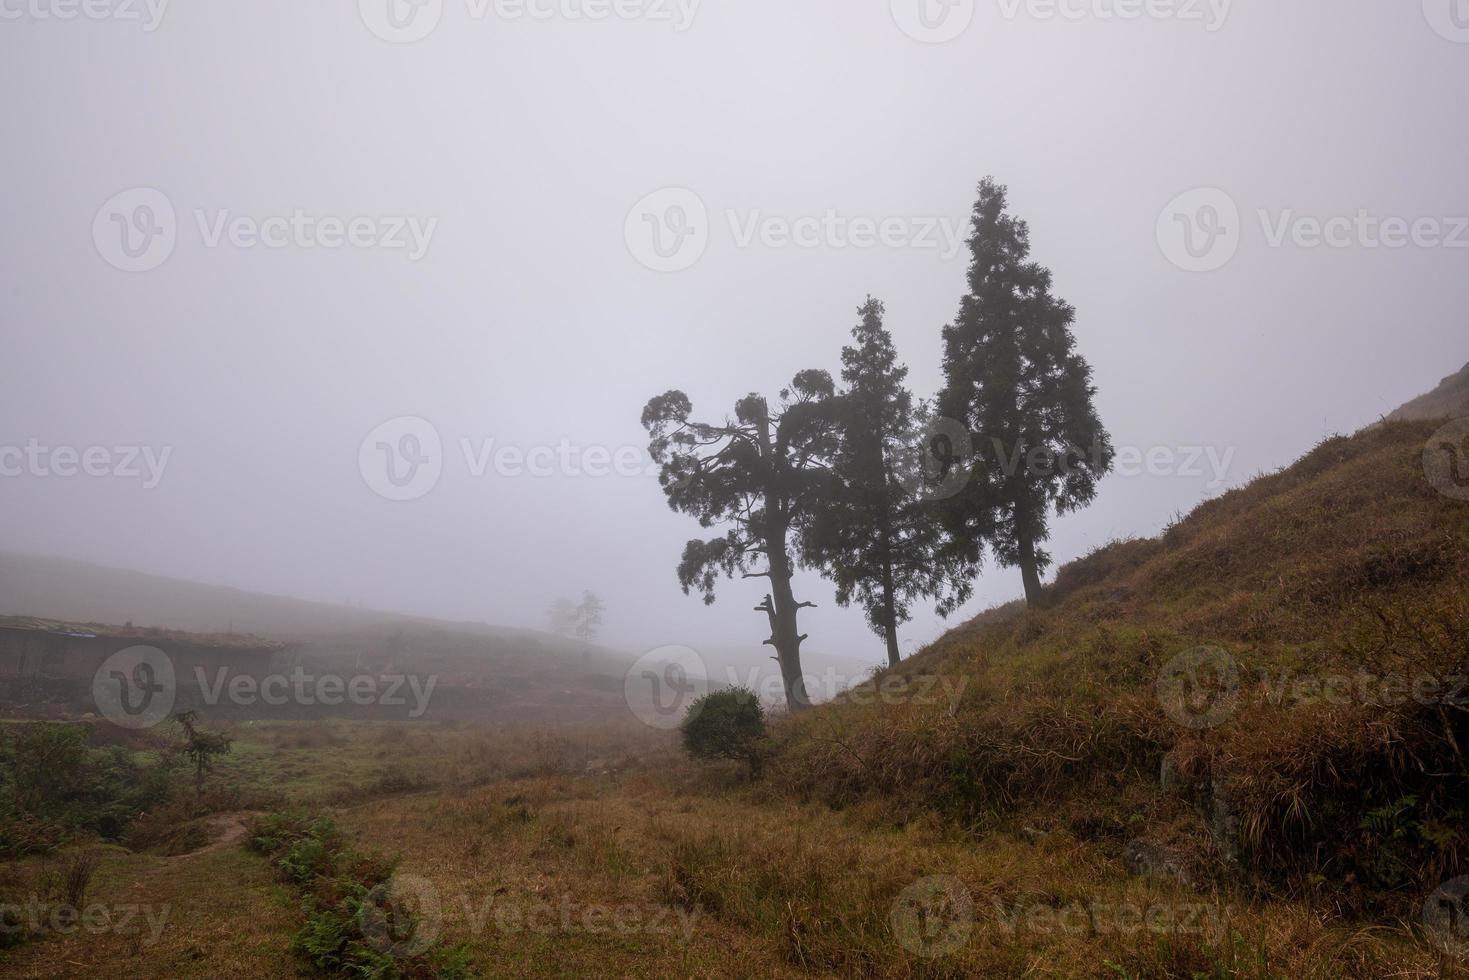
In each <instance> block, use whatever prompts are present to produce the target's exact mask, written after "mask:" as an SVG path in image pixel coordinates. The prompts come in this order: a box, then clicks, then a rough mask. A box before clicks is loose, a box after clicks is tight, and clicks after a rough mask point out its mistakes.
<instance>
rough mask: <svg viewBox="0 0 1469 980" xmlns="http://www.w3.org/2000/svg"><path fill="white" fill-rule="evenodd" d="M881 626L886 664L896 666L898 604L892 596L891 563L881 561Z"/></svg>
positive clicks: (897, 655) (897, 656)
mask: <svg viewBox="0 0 1469 980" xmlns="http://www.w3.org/2000/svg"><path fill="white" fill-rule="evenodd" d="M882 616H883V619H882V627H883V636H884V637H885V638H886V639H887V644H888V666H889V667H896V666H898V661H899V660H901V659H902V655H901V654H900V653H899V652H898V604H897V601H896V600H895V599H894V598H893V563H892V562H891V561H887V560H885V561H883V563H882Z"/></svg>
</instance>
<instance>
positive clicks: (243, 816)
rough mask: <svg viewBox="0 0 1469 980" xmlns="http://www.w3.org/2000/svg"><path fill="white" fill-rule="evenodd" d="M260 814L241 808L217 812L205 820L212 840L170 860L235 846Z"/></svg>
mask: <svg viewBox="0 0 1469 980" xmlns="http://www.w3.org/2000/svg"><path fill="white" fill-rule="evenodd" d="M258 816H261V813H260V812H259V811H256V810H240V811H239V812H237V813H216V814H214V815H213V816H211V817H209V818H208V819H207V820H206V821H205V826H207V827H208V828H209V833H210V837H211V840H210V842H209V843H208V844H205V845H204V846H203V847H201V848H198V849H197V850H193V851H189V852H187V853H185V854H175V855H174V856H173V857H171V858H169V860H170V861H182V860H187V859H189V858H196V857H199V856H200V855H203V854H212V853H214V852H215V851H222V850H224V849H225V848H226V847H233V846H234V845H235V844H238V843H239V842H240V841H242V840H244V839H245V834H246V832H247V827H248V824H249V822H250V821H251V820H252V819H254V818H255V817H258Z"/></svg>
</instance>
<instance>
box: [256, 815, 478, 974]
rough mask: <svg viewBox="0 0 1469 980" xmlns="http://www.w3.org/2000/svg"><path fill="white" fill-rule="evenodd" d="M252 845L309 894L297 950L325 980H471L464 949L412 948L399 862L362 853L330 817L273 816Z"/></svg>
mask: <svg viewBox="0 0 1469 980" xmlns="http://www.w3.org/2000/svg"><path fill="white" fill-rule="evenodd" d="M250 846H251V848H252V849H253V850H255V851H258V852H259V853H261V854H264V855H266V856H267V857H269V858H270V859H271V862H272V863H273V864H274V865H275V866H276V868H277V869H278V870H279V871H280V873H281V875H282V877H284V878H285V879H286V880H287V881H289V882H291V883H292V884H293V885H295V886H296V887H297V888H299V889H300V890H301V891H302V892H303V893H304V894H305V900H304V910H305V913H306V923H305V925H303V926H302V927H301V929H300V930H299V931H297V933H296V935H295V936H294V937H293V938H292V940H291V950H292V951H293V952H294V953H296V954H297V955H298V956H300V957H302V958H303V959H304V960H306V961H307V962H308V963H309V964H310V965H311V966H312V967H313V968H314V970H315V971H316V973H318V974H319V975H322V976H331V977H358V978H371V980H395V978H407V980H416V978H427V977H438V978H444V980H458V978H461V977H469V976H472V975H473V974H472V973H471V971H470V957H469V954H468V952H467V951H465V950H464V949H461V948H457V947H456V948H446V947H441V946H438V945H437V944H435V943H433V942H431V941H428V940H425V941H422V942H414V941H413V939H414V938H415V937H416V936H417V934H418V930H419V929H420V926H421V924H420V923H419V921H418V918H417V915H416V913H415V912H414V911H413V910H412V909H410V908H408V907H407V906H406V905H404V903H403V902H401V901H400V900H398V897H397V896H396V895H394V894H393V870H394V867H395V866H396V863H397V862H396V861H394V860H389V859H386V858H383V857H381V856H378V855H374V854H365V853H363V852H361V851H358V850H356V849H355V848H353V847H352V846H351V844H350V842H349V841H348V840H347V838H346V835H344V834H343V833H342V832H341V830H340V829H339V828H338V827H337V825H336V823H335V822H334V821H333V820H332V819H331V817H328V816H313V815H311V814H307V813H302V812H286V813H272V814H270V815H268V816H266V817H263V818H262V819H261V820H259V821H258V822H257V823H256V825H255V826H254V828H253V829H252V831H251V835H250Z"/></svg>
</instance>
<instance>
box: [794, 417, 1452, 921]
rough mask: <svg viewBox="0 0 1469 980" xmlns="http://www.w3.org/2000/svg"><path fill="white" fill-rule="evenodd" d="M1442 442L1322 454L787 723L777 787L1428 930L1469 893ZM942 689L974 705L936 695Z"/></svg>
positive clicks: (1356, 444)
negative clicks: (1040, 604) (1438, 448)
mask: <svg viewBox="0 0 1469 980" xmlns="http://www.w3.org/2000/svg"><path fill="white" fill-rule="evenodd" d="M1439 424H1440V423H1437V422H1392V423H1388V424H1385V425H1382V426H1379V427H1376V428H1373V429H1371V430H1367V431H1364V432H1362V433H1359V434H1357V435H1355V436H1352V437H1338V438H1332V439H1329V440H1327V441H1325V442H1324V443H1322V444H1321V445H1320V446H1318V447H1316V449H1315V450H1313V451H1312V452H1311V453H1309V454H1308V455H1306V456H1305V457H1304V458H1303V459H1301V460H1300V461H1299V462H1298V463H1296V464H1295V465H1293V466H1291V467H1289V468H1288V469H1286V470H1283V471H1281V472H1278V473H1275V474H1272V475H1268V476H1264V477H1261V478H1260V479H1258V480H1256V481H1254V482H1253V483H1251V484H1250V485H1249V486H1247V487H1244V488H1242V489H1239V490H1236V491H1234V492H1232V493H1229V494H1227V495H1225V496H1223V497H1221V498H1219V499H1217V500H1213V501H1210V502H1208V503H1206V504H1204V505H1203V506H1201V507H1199V508H1198V509H1197V510H1196V511H1195V512H1194V513H1193V514H1191V515H1189V516H1188V517H1187V518H1186V519H1184V520H1182V521H1180V522H1178V523H1177V524H1176V525H1174V526H1172V527H1170V528H1169V529H1168V530H1167V531H1166V533H1164V534H1163V535H1162V536H1161V537H1160V538H1158V539H1155V540H1133V541H1125V542H1120V543H1117V544H1113V545H1111V546H1108V547H1106V548H1103V549H1101V550H1100V551H1098V552H1096V553H1094V554H1092V555H1090V556H1088V557H1087V558H1084V559H1082V560H1080V561H1078V562H1075V563H1073V564H1071V565H1069V566H1067V567H1065V568H1063V569H1061V570H1060V572H1059V574H1058V576H1057V581H1056V584H1055V585H1054V586H1053V587H1052V588H1051V590H1050V601H1051V605H1050V606H1049V608H1046V609H1044V610H1039V611H1029V612H1027V611H1024V610H1017V609H1009V610H1001V611H997V612H996V613H992V614H989V615H986V616H982V617H980V618H979V619H977V620H975V621H974V622H972V623H970V624H968V625H966V626H963V627H961V628H959V629H956V630H954V631H953V632H951V633H949V634H948V635H947V636H945V637H944V638H942V639H941V640H940V641H938V642H937V643H935V644H934V645H933V646H932V647H930V648H929V649H927V650H925V651H924V652H923V653H921V654H919V655H918V656H915V657H914V658H912V659H911V660H909V661H907V662H905V663H904V664H902V665H901V666H900V667H899V668H897V669H896V670H894V671H892V672H890V674H889V675H888V676H887V677H885V678H879V679H878V680H876V681H874V683H873V685H869V686H867V687H866V688H864V689H859V690H858V691H857V692H854V695H853V696H852V697H851V698H849V699H847V703H841V704H837V705H834V706H831V707H830V708H828V709H823V710H820V711H816V712H812V713H811V714H810V715H809V716H805V717H800V718H793V719H789V720H788V721H787V722H786V723H785V724H784V726H783V728H782V730H781V731H780V732H779V735H778V739H779V747H778V749H777V752H776V761H775V763H774V764H773V765H772V767H771V769H772V772H773V774H774V778H775V779H776V781H777V782H778V784H779V785H781V786H783V787H784V788H785V789H786V790H788V791H791V792H794V793H796V794H798V795H799V796H801V797H803V798H808V799H813V800H820V801H824V802H826V803H829V804H833V805H836V806H838V807H845V806H850V805H853V804H856V803H858V802H859V801H872V800H883V801H887V802H888V804H890V805H891V806H892V808H893V810H894V811H895V812H897V813H904V812H914V811H916V810H920V809H924V808H935V809H936V810H938V811H939V812H941V813H944V814H946V815H950V816H954V817H957V818H959V819H960V820H961V821H963V822H965V823H967V824H969V825H971V826H973V827H974V828H976V829H981V830H1010V831H1018V830H1019V829H1020V828H1022V827H1023V828H1026V832H1027V833H1036V834H1040V833H1046V832H1050V833H1061V834H1063V835H1066V836H1067V837H1068V838H1074V839H1077V840H1081V841H1086V842H1092V843H1094V844H1095V845H1096V846H1097V847H1098V848H1099V849H1100V850H1101V852H1102V853H1104V854H1108V855H1110V856H1111V857H1112V858H1114V859H1115V861H1116V862H1117V864H1118V866H1119V867H1120V866H1122V865H1123V864H1124V863H1131V864H1134V865H1136V864H1142V865H1149V864H1152V865H1157V864H1159V863H1162V864H1163V865H1165V866H1166V867H1167V869H1168V871H1169V873H1170V874H1172V875H1174V876H1176V877H1180V878H1184V879H1186V880H1188V881H1190V882H1194V883H1196V884H1204V883H1213V884H1216V885H1230V886H1231V887H1233V886H1234V885H1243V886H1244V887H1246V888H1247V889H1251V890H1254V891H1256V892H1258V893H1261V894H1273V895H1276V896H1286V895H1288V896H1291V897H1294V898H1300V897H1305V898H1308V899H1310V900H1311V901H1313V902H1315V903H1317V904H1319V906H1320V907H1322V908H1326V909H1337V910H1350V911H1352V912H1353V913H1354V914H1357V913H1360V914H1365V915H1368V916H1370V917H1372V918H1376V919H1378V920H1379V921H1388V920H1389V919H1391V918H1392V917H1394V916H1398V915H1401V916H1404V917H1413V918H1416V917H1417V916H1418V910H1419V909H1421V907H1422V903H1423V901H1424V896H1425V895H1427V894H1429V893H1431V892H1432V891H1433V889H1435V888H1436V887H1437V886H1438V885H1439V883H1440V882H1443V881H1445V880H1446V879H1449V878H1452V877H1453V876H1454V875H1456V874H1463V873H1464V871H1465V870H1469V864H1466V861H1465V859H1466V857H1469V826H1466V821H1465V814H1464V810H1465V807H1466V806H1469V764H1466V760H1465V756H1464V751H1465V748H1466V747H1469V687H1466V686H1465V683H1464V677H1465V675H1466V674H1469V589H1466V587H1465V583H1466V581H1469V577H1466V572H1469V548H1466V545H1469V503H1466V502H1463V501H1460V500H1456V499H1451V498H1450V497H1448V496H1445V495H1442V494H1440V493H1438V492H1437V491H1435V489H1434V488H1433V486H1432V485H1430V483H1429V481H1428V480H1427V479H1426V477H1425V471H1424V466H1423V451H1424V446H1425V443H1427V441H1428V440H1429V437H1430V435H1431V434H1432V433H1433V432H1434V431H1435V430H1436V429H1437V428H1438V426H1439ZM934 675H936V676H937V677H939V678H942V679H943V680H944V681H946V682H947V683H948V684H949V685H950V686H951V687H962V694H961V695H960V696H959V697H958V698H942V697H935V696H933V693H932V691H928V692H927V693H926V694H925V693H924V685H926V684H928V683H930V681H929V680H928V679H927V678H929V677H931V676H934ZM884 688H885V689H886V691H887V695H886V696H881V697H880V696H877V695H876V694H875V693H874V692H880V691H882V690H884ZM856 701H863V702H868V703H852V702H856ZM1159 855H1162V857H1161V858H1160V857H1159Z"/></svg>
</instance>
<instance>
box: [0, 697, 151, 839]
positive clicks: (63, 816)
mask: <svg viewBox="0 0 1469 980" xmlns="http://www.w3.org/2000/svg"><path fill="white" fill-rule="evenodd" d="M171 763H172V760H171V759H170V758H169V757H168V756H167V755H165V756H164V757H162V758H161V759H160V760H158V761H155V762H152V763H150V764H144V763H143V762H141V761H139V760H138V759H137V757H135V755H134V753H132V752H130V751H128V750H127V749H125V748H123V747H122V746H110V747H106V748H101V747H95V746H92V745H90V744H88V729H87V728H86V727H85V726H82V725H69V724H59V723H52V722H40V723H36V724H30V725H20V726H15V727H14V728H12V729H10V730H8V731H5V732H3V733H0V854H5V855H18V854H26V853H44V852H46V851H50V850H52V849H54V848H56V847H58V846H60V845H61V844H63V843H64V842H65V841H66V840H68V839H70V838H71V837H73V836H75V835H77V834H95V835H97V836H99V837H102V838H104V839H106V840H116V839H117V838H118V837H119V836H120V835H121V834H122V833H123V832H124V831H125V830H126V829H127V827H128V825H129V824H130V823H131V822H132V821H133V820H134V819H135V818H136V817H137V816H138V814H140V813H142V812H143V811H145V810H147V809H150V808H151V807H154V806H156V805H158V804H159V803H162V802H164V801H165V800H166V799H167V798H168V796H169V795H170V786H169V782H170V780H169V777H170V773H171V771H172V764H171Z"/></svg>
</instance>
